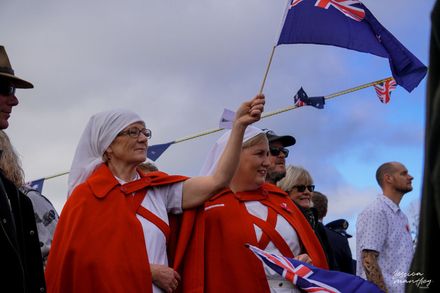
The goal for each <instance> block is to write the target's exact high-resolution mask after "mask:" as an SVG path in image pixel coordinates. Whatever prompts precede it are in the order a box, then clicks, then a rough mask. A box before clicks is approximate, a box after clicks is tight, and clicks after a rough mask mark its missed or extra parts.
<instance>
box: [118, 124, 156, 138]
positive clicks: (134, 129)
mask: <svg viewBox="0 0 440 293" xmlns="http://www.w3.org/2000/svg"><path fill="white" fill-rule="evenodd" d="M141 133H142V134H143V135H145V136H146V137H147V138H148V139H150V138H151V130H150V129H147V128H142V129H139V128H137V127H132V128H129V129H127V130H124V131H121V132H119V133H118V136H120V135H128V136H130V137H133V138H138V137H139V135H141Z"/></svg>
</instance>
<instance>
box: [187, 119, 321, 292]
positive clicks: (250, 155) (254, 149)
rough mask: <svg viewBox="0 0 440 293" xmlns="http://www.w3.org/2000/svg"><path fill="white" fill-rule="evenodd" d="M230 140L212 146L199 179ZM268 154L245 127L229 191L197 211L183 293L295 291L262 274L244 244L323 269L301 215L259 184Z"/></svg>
mask: <svg viewBox="0 0 440 293" xmlns="http://www.w3.org/2000/svg"><path fill="white" fill-rule="evenodd" d="M231 135H232V133H231V132H227V133H225V134H224V135H223V136H222V137H221V138H220V139H219V140H218V141H217V143H216V144H215V145H214V147H213V148H212V150H211V152H210V153H209V155H208V158H207V160H206V163H205V165H204V167H203V168H202V174H205V175H209V174H212V172H214V170H216V168H217V164H219V163H220V162H221V160H220V159H219V158H220V154H221V153H222V152H223V150H224V148H225V146H226V142H227V141H228V139H229V138H230V136H231ZM268 155H269V145H268V141H267V137H266V134H265V133H264V132H263V131H262V130H260V129H258V128H256V127H253V126H249V127H248V128H247V129H246V132H245V135H244V141H243V147H242V151H241V154H240V162H239V165H238V168H237V171H236V172H235V174H234V177H233V178H232V180H231V183H230V185H229V188H225V189H224V190H222V191H221V192H219V193H218V194H216V195H214V196H213V197H211V198H210V199H208V200H207V201H206V202H205V205H204V211H201V212H199V217H198V220H197V223H196V228H198V233H194V234H193V235H192V239H191V242H190V244H189V245H188V247H187V250H186V255H187V257H186V259H185V263H184V264H183V271H182V274H183V279H184V281H183V291H184V292H196V291H197V292H210V293H212V292H219V293H224V292H253V293H255V292H299V290H298V289H297V288H295V287H294V286H293V285H292V283H290V282H287V281H283V280H282V277H281V276H277V274H276V273H274V272H272V271H271V270H270V269H265V268H264V267H263V264H262V262H261V261H260V260H259V259H258V258H257V257H255V255H253V253H252V252H251V251H250V250H249V249H247V248H246V247H245V244H251V245H254V246H257V247H259V248H261V249H264V250H266V251H267V252H270V253H276V254H282V255H284V256H286V257H292V258H293V257H295V258H297V259H299V260H302V261H306V262H312V263H313V265H315V266H317V267H321V268H327V263H326V258H325V254H324V252H323V250H322V248H321V245H320V243H319V241H318V239H317V238H316V236H315V234H314V233H313V230H312V229H311V227H310V225H309V224H308V222H307V220H306V219H305V218H304V216H303V215H302V213H301V212H300V211H299V210H298V208H297V207H296V206H295V205H294V204H293V202H292V201H291V200H290V198H289V197H288V195H287V194H286V193H285V192H284V191H282V190H281V189H279V188H277V187H276V186H274V185H272V184H267V183H265V178H266V174H267V168H268V166H269V159H268Z"/></svg>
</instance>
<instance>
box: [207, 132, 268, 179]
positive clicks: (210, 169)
mask: <svg viewBox="0 0 440 293" xmlns="http://www.w3.org/2000/svg"><path fill="white" fill-rule="evenodd" d="M260 133H264V131H263V130H261V129H260V128H257V127H255V126H251V125H250V126H248V127H247V128H246V131H245V132H244V137H243V143H245V142H246V141H248V140H249V139H251V138H253V137H255V136H257V135H258V134H260ZM230 135H231V130H228V131H226V132H225V133H224V134H223V135H222V136H221V137H220V138H219V139H218V140H217V141H216V142H215V144H214V145H213V146H212V148H211V150H210V151H209V153H208V156H207V157H206V159H205V163H204V164H203V167H202V169H201V170H200V176H209V175H212V174H213V173H214V171H215V168H217V163H218V160H219V159H220V156H221V155H222V154H223V151H224V150H225V147H226V144H227V142H228V140H229V136H230Z"/></svg>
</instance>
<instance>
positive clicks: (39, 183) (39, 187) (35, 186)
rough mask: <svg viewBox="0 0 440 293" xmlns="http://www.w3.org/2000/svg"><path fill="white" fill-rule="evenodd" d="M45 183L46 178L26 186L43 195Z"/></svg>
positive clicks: (28, 183)
mask: <svg viewBox="0 0 440 293" xmlns="http://www.w3.org/2000/svg"><path fill="white" fill-rule="evenodd" d="M43 183H44V178H41V179H37V180H34V181H30V182H27V183H26V185H27V186H29V187H30V188H32V189H35V190H36V191H38V192H39V193H42V192H43Z"/></svg>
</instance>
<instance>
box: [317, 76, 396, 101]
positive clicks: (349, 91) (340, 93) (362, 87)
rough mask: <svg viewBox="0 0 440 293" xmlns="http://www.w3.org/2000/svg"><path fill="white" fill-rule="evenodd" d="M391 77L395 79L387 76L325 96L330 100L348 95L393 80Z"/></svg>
mask: <svg viewBox="0 0 440 293" xmlns="http://www.w3.org/2000/svg"><path fill="white" fill-rule="evenodd" d="M391 79H393V78H392V77H391V76H390V77H387V78H384V79H380V80H376V81H373V82H369V83H366V84H363V85H360V86H357V87H353V88H350V89H348V90H344V91H340V92H337V93H334V94H331V95H328V96H325V97H324V98H325V99H326V100H329V99H332V98H335V97H338V96H342V95H346V94H349V93H352V92H355V91H358V90H361V89H364V88H367V87H370V86H374V85H377V84H379V83H383V82H386V81H388V80H391Z"/></svg>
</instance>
